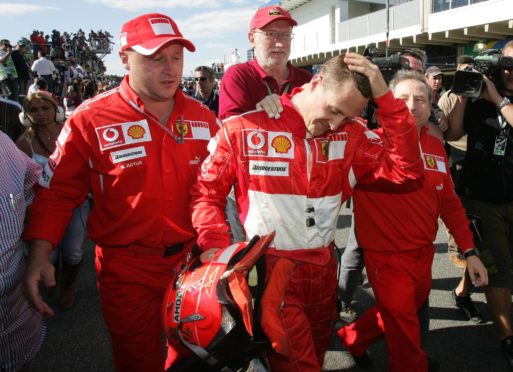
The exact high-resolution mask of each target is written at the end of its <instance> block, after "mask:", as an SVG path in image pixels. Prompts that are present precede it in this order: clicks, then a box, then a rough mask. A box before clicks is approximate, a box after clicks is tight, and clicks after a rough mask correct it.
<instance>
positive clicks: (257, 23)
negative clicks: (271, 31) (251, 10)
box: [249, 5, 297, 30]
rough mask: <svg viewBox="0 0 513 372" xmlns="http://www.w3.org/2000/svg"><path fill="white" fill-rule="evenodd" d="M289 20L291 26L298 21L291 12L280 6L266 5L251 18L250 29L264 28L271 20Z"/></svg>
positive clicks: (295, 24)
mask: <svg viewBox="0 0 513 372" xmlns="http://www.w3.org/2000/svg"><path fill="white" fill-rule="evenodd" d="M275 21H287V22H288V23H290V25H291V26H297V22H296V21H295V20H294V18H292V16H291V15H290V13H289V12H287V11H286V10H285V9H283V8H282V7H280V6H275V5H271V6H265V7H263V8H260V9H258V10H257V12H256V13H255V15H254V16H253V19H252V20H251V25H250V26H249V29H250V30H254V29H257V28H262V27H265V26H267V25H268V24H269V23H271V22H275Z"/></svg>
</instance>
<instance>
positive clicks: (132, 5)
mask: <svg viewBox="0 0 513 372" xmlns="http://www.w3.org/2000/svg"><path fill="white" fill-rule="evenodd" d="M269 3H271V4H275V3H278V1H273V0H271V1H270V0H66V1H63V0H45V1H41V0H37V1H35V0H11V1H10V2H8V1H2V0H0V25H1V28H0V38H1V39H9V40H10V41H11V43H13V44H14V43H16V42H17V41H18V40H19V39H20V38H21V37H23V36H25V37H27V38H28V37H29V36H30V34H31V33H32V30H41V31H45V33H46V34H51V32H52V30H53V29H56V30H58V31H60V32H61V33H62V32H64V31H67V32H68V33H72V32H76V31H77V30H78V29H79V28H81V29H82V30H83V31H84V32H85V33H86V35H87V34H88V33H89V31H90V30H91V29H93V30H95V31H98V30H100V29H102V30H106V31H109V32H110V33H111V34H112V35H113V36H114V38H113V41H114V42H115V43H116V45H114V46H113V51H112V53H111V54H110V55H108V56H107V57H105V59H104V62H105V65H106V66H107V73H109V74H117V75H122V74H124V72H125V70H124V68H123V67H122V66H121V62H120V59H119V56H118V51H119V40H118V39H119V38H118V37H119V32H120V30H121V25H122V24H123V23H124V22H125V21H127V20H129V19H131V18H134V17H136V16H138V15H140V14H143V13H152V12H159V13H165V14H167V15H169V16H170V17H171V18H173V19H174V20H175V21H176V22H177V24H178V26H179V28H180V31H181V32H182V34H183V35H184V36H185V37H186V38H188V39H190V40H191V41H192V42H193V43H194V44H195V45H196V52H195V53H190V52H188V51H186V52H185V66H184V75H190V72H191V71H192V70H193V69H194V67H195V66H198V65H202V64H206V65H211V64H212V62H223V59H224V58H226V60H227V61H228V60H229V59H230V56H231V53H232V52H233V50H234V49H235V48H237V49H238V50H239V53H240V55H241V57H242V58H243V60H244V61H245V60H246V50H247V49H248V48H249V43H248V40H247V33H248V28H249V23H250V20H251V17H252V16H253V14H254V12H255V11H256V9H258V8H259V7H261V6H264V5H268V4H269Z"/></svg>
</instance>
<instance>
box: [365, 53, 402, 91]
mask: <svg viewBox="0 0 513 372" xmlns="http://www.w3.org/2000/svg"><path fill="white" fill-rule="evenodd" d="M363 55H364V56H365V57H367V59H369V60H370V61H371V62H372V63H374V64H375V65H376V66H378V68H379V70H380V71H381V74H382V75H383V78H384V79H385V81H386V82H387V84H388V83H389V82H390V80H391V79H392V77H393V76H394V75H395V73H396V72H397V71H399V70H403V69H404V70H409V69H410V61H409V60H408V58H406V57H403V56H401V55H400V53H395V54H392V55H391V56H388V57H385V56H383V54H382V53H380V52H379V51H378V50H376V49H371V48H369V47H368V48H366V49H365V51H364V52H363Z"/></svg>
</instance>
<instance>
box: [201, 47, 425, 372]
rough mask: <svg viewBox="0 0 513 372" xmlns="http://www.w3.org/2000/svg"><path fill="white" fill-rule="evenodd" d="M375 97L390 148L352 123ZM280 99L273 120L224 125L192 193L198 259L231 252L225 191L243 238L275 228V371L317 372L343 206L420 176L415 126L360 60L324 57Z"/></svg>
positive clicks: (268, 320)
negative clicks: (367, 186) (363, 192)
mask: <svg viewBox="0 0 513 372" xmlns="http://www.w3.org/2000/svg"><path fill="white" fill-rule="evenodd" d="M371 96H372V97H373V98H374V99H375V101H376V103H377V105H378V106H379V110H378V111H377V114H378V116H379V117H380V119H381V122H382V123H383V127H384V131H385V133H386V137H387V139H386V140H384V139H382V138H380V137H378V136H377V135H375V134H374V133H373V132H371V131H370V130H368V129H367V128H366V126H365V122H363V121H362V120H361V119H356V118H355V117H356V116H357V115H359V114H360V113H361V112H362V110H363V108H364V107H365V105H366V104H367V102H368V99H369V98H370V97H371ZM280 101H281V104H282V106H283V112H282V113H281V117H280V119H271V118H270V117H269V116H268V115H267V113H264V112H250V113H246V114H244V115H242V116H234V117H232V118H229V119H228V120H226V121H225V125H224V126H223V128H222V129H221V130H220V131H219V132H218V133H217V135H216V137H215V138H214V139H212V140H211V142H210V144H209V151H210V156H209V157H208V158H207V159H206V160H205V162H204V163H203V165H202V172H201V175H200V177H199V178H198V182H197V183H196V185H195V186H194V188H193V191H192V193H193V201H192V217H193V223H194V227H195V229H196V230H197V232H198V245H199V247H200V249H202V250H203V251H204V253H203V254H202V257H203V258H204V259H205V260H208V259H210V258H211V257H213V256H214V255H215V254H216V252H217V250H218V249H219V248H222V247H225V246H227V245H228V244H229V243H230V235H229V228H228V226H227V224H226V221H225V218H224V215H223V211H224V206H225V200H226V196H227V195H228V193H229V192H230V189H231V187H232V186H234V187H235V197H236V201H237V204H238V210H239V211H240V213H239V216H240V219H241V222H242V223H243V225H244V228H245V231H246V234H247V236H253V235H265V234H268V233H270V232H271V231H272V230H276V236H275V239H274V241H273V243H272V244H271V246H270V249H269V250H268V251H267V254H266V261H267V262H266V265H267V275H266V289H265V292H264V295H263V299H262V327H263V329H264V332H265V333H266V335H267V336H268V337H269V339H270V341H271V344H272V346H273V349H272V350H271V351H269V353H268V355H269V361H270V364H271V369H273V370H276V371H297V370H309V371H314V370H320V369H321V368H322V365H323V360H324V353H325V352H326V350H327V347H328V344H329V341H330V338H331V334H332V331H333V328H332V326H333V321H334V320H335V318H336V295H337V280H336V275H337V273H336V271H337V270H336V260H335V257H334V255H333V249H334V234H335V226H336V221H337V216H338V212H339V210H340V206H341V204H342V202H343V201H344V200H345V199H346V198H347V197H348V196H349V195H350V194H351V192H352V186H353V185H354V183H355V182H357V181H358V182H374V181H382V182H392V183H404V182H407V181H408V180H411V179H416V178H419V177H420V176H421V175H422V172H423V171H422V161H421V158H420V153H419V148H418V143H417V133H416V129H415V124H414V120H413V118H412V117H411V116H410V115H409V113H408V110H407V108H406V106H405V105H404V104H403V103H401V102H399V101H397V100H395V99H394V98H393V97H392V95H391V93H390V92H389V91H388V88H387V86H386V83H385V81H384V80H383V77H382V76H381V73H380V72H379V69H378V68H377V66H375V65H374V64H372V63H371V62H370V61H369V60H367V59H366V58H365V57H363V56H360V55H358V54H355V53H348V54H346V55H345V56H337V57H335V58H333V59H331V60H330V61H328V62H326V64H325V65H324V66H323V67H322V69H321V70H320V72H319V74H318V75H315V76H314V77H313V78H312V80H311V82H310V83H308V84H305V85H304V86H303V87H301V88H296V89H294V90H293V91H292V92H291V94H285V95H283V96H282V97H281V98H280Z"/></svg>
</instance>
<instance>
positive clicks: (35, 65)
mask: <svg viewBox="0 0 513 372" xmlns="http://www.w3.org/2000/svg"><path fill="white" fill-rule="evenodd" d="M111 38H112V35H111V34H110V33H109V32H107V31H102V30H100V31H98V32H95V31H93V30H91V31H90V33H89V37H88V38H86V37H85V33H84V32H83V31H82V30H81V29H80V30H79V31H78V32H76V33H72V34H71V35H70V34H69V33H68V32H64V33H63V34H62V35H61V33H60V31H57V30H52V35H51V36H50V35H45V32H44V31H38V30H34V31H33V32H32V35H30V41H29V39H27V38H21V39H20V40H19V41H18V42H17V43H16V44H15V45H13V44H12V43H11V41H10V40H7V39H2V40H1V41H0V88H1V95H2V96H3V97H6V98H8V99H10V100H13V101H17V102H19V103H20V104H23V99H24V98H25V96H26V95H27V94H28V93H29V91H28V88H29V85H30V84H31V83H35V80H36V79H38V78H42V79H45V80H46V82H47V85H48V91H49V92H52V93H54V94H55V95H56V96H57V97H58V99H59V100H62V98H63V97H64V96H65V95H66V94H67V91H68V86H70V85H75V87H76V85H78V84H79V83H80V82H81V81H82V80H86V79H87V80H94V81H96V84H99V85H100V87H99V89H100V91H101V90H103V85H104V84H105V85H108V84H109V82H107V81H105V80H104V78H103V75H104V73H105V72H106V68H105V66H104V64H103V60H102V56H104V55H106V54H108V53H110V49H111V44H112V41H111ZM60 103H61V104H62V101H61V102H60Z"/></svg>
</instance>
